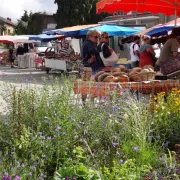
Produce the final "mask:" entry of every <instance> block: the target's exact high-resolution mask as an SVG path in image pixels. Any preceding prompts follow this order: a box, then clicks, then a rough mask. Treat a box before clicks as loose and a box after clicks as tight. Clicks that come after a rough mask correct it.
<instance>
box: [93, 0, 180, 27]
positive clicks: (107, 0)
mask: <svg viewBox="0 0 180 180" xmlns="http://www.w3.org/2000/svg"><path fill="white" fill-rule="evenodd" d="M118 11H123V12H126V13H128V12H130V11H136V12H140V13H144V12H151V13H152V14H157V13H163V14H165V15H167V16H170V15H175V17H176V16H177V15H180V0H156V1H155V0H100V1H99V2H98V3H97V4H96V12H97V14H100V13H102V12H108V13H109V14H113V13H115V12H118ZM175 19H176V18H175ZM175 25H176V21H175Z"/></svg>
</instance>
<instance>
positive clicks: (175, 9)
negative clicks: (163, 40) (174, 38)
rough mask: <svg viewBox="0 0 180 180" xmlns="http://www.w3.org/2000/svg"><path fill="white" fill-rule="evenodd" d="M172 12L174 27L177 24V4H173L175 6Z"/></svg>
mask: <svg viewBox="0 0 180 180" xmlns="http://www.w3.org/2000/svg"><path fill="white" fill-rule="evenodd" d="M174 14H175V27H176V25H177V5H176V4H175V7H174Z"/></svg>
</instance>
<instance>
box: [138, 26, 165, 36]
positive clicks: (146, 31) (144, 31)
mask: <svg viewBox="0 0 180 180" xmlns="http://www.w3.org/2000/svg"><path fill="white" fill-rule="evenodd" d="M161 25H162V24H158V25H156V26H153V27H150V28H148V29H145V30H143V31H141V32H138V33H136V34H135V35H137V36H144V35H147V33H148V32H149V31H151V30H152V29H154V28H157V27H159V26H161Z"/></svg>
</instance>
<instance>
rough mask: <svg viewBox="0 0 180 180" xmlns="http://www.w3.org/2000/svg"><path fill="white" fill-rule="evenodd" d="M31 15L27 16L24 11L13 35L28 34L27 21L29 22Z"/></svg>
mask: <svg viewBox="0 0 180 180" xmlns="http://www.w3.org/2000/svg"><path fill="white" fill-rule="evenodd" d="M31 15H32V13H29V14H28V12H27V11H26V10H25V11H24V14H23V15H22V16H21V18H20V19H19V20H18V24H17V26H16V28H15V31H14V34H16V35H22V34H23V35H24V34H25V35H26V34H28V21H29V19H30V17H31Z"/></svg>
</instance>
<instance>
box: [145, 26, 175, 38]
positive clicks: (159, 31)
mask: <svg viewBox="0 0 180 180" xmlns="http://www.w3.org/2000/svg"><path fill="white" fill-rule="evenodd" d="M173 27H174V26H161V27H158V28H154V29H152V30H151V31H149V32H148V33H146V35H148V36H153V37H159V36H164V35H168V32H169V31H170V30H172V28H173Z"/></svg>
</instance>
